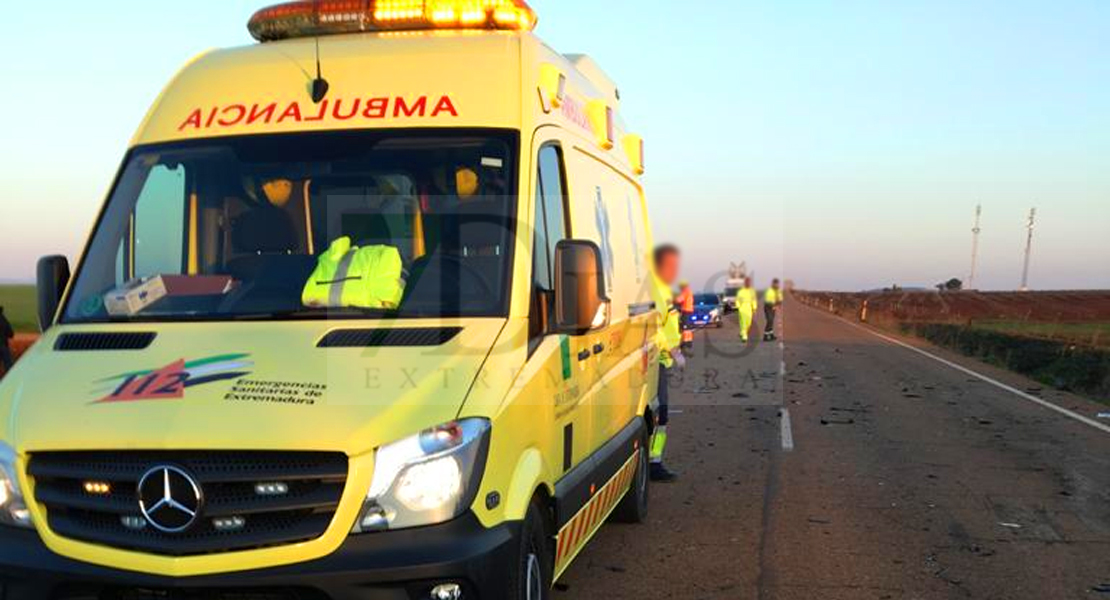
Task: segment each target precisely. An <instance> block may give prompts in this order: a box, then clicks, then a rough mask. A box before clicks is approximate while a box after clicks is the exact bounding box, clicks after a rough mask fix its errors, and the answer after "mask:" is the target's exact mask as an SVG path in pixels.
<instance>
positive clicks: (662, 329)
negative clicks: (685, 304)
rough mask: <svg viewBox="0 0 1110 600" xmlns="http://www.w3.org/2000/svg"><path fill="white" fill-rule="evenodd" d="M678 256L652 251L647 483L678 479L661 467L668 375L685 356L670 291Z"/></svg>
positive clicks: (667, 249) (671, 249)
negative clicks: (655, 373)
mask: <svg viewBox="0 0 1110 600" xmlns="http://www.w3.org/2000/svg"><path fill="white" fill-rule="evenodd" d="M680 262H681V253H680V252H679V250H678V248H677V247H675V246H671V245H663V246H659V247H658V248H656V249H655V273H654V275H653V279H654V281H653V282H652V283H653V285H652V290H651V291H652V300H653V301H654V302H655V311H656V314H657V315H658V317H659V329H658V331H657V332H656V334H655V346H656V347H657V348H658V349H659V394H658V395H659V411H658V414H657V415H656V420H655V432H654V433H653V435H652V438H651V480H652V481H658V482H661V483H670V482H672V481H674V480H675V479H677V478H678V476H677V475H675V474H674V473H673V472H671V471H669V470H668V469H667V468H666V467H665V466H663V451H664V450H666V447H667V422H668V421H669V420H670V419H669V414H668V409H669V405H670V389H669V383H670V376H671V372H672V371H673V370H674V369H675V368H679V369H684V368H686V356H685V355H684V354H683V353H682V334H681V333H680V331H679V319H680V313H679V311H678V308H677V306H676V304H675V300H674V293H673V292H672V291H671V290H672V289H673V286H674V282H675V281H676V280H677V279H678V272H679V266H680Z"/></svg>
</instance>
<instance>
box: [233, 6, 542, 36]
mask: <svg viewBox="0 0 1110 600" xmlns="http://www.w3.org/2000/svg"><path fill="white" fill-rule="evenodd" d="M535 27H536V13H535V11H533V10H532V8H531V7H530V6H528V3H527V2H525V0H316V1H313V0H298V1H296V2H286V3H284V4H278V5H275V6H271V7H268V8H264V9H262V10H260V11H258V12H257V13H255V14H254V16H253V17H251V20H250V23H249V24H248V26H247V28H248V29H249V30H250V32H251V36H253V37H254V39H256V40H258V41H260V42H272V41H277V40H284V39H290V38H299V37H313V36H317V35H331V34H339V33H356V32H363V31H416V30H431V29H503V30H510V31H531V30H532V29H534V28H535Z"/></svg>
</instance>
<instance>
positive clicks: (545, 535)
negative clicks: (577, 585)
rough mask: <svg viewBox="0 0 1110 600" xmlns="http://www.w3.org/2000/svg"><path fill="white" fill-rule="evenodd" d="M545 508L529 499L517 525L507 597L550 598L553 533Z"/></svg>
mask: <svg viewBox="0 0 1110 600" xmlns="http://www.w3.org/2000/svg"><path fill="white" fill-rule="evenodd" d="M550 528H551V526H550V519H548V517H547V510H546V509H545V508H544V507H543V505H542V504H541V503H540V502H539V501H538V500H532V504H531V506H529V507H528V514H527V516H525V518H524V523H523V524H522V525H521V527H520V538H519V540H517V541H518V544H519V545H518V547H517V555H516V558H515V560H514V568H513V570H512V572H511V573H509V577H508V584H509V587H508V591H507V593H506V594H505V597H506V598H508V599H509V600H549V599H550V598H551V588H552V585H553V583H554V582H553V579H554V577H555V559H554V554H553V552H554V548H553V546H554V534H553V533H551V531H550Z"/></svg>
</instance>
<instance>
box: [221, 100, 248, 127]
mask: <svg viewBox="0 0 1110 600" xmlns="http://www.w3.org/2000/svg"><path fill="white" fill-rule="evenodd" d="M231 113H235V117H234V118H232V119H225V118H221V119H220V120H219V121H216V122H217V123H219V124H220V127H231V126H233V125H238V124H239V122H240V121H242V120H243V119H244V118H246V116H247V107H245V106H243V105H242V104H232V105H231V106H227V107H224V109H223V110H221V111H220V114H222V115H225V116H226V115H229V114H231Z"/></svg>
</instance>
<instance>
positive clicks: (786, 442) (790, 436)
mask: <svg viewBox="0 0 1110 600" xmlns="http://www.w3.org/2000/svg"><path fill="white" fill-rule="evenodd" d="M779 417H781V418H780V419H779V421H780V422H781V423H782V449H783V450H784V451H786V452H790V451H791V450H793V449H794V431H793V430H792V429H791V428H790V411H789V410H788V409H785V408H783V409H780V410H779Z"/></svg>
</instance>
